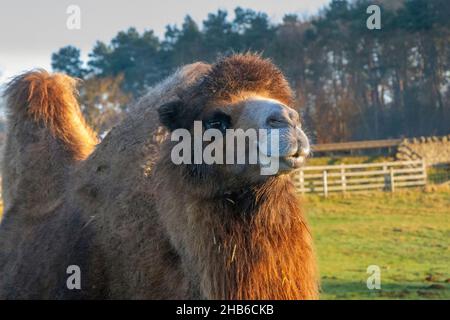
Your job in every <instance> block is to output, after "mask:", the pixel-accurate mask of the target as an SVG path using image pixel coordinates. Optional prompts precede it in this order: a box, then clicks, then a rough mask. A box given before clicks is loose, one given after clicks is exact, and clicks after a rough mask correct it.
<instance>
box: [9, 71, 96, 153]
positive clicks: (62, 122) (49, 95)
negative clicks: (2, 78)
mask: <svg viewBox="0 0 450 320" xmlns="http://www.w3.org/2000/svg"><path fill="white" fill-rule="evenodd" d="M76 84H77V81H76V80H75V79H73V78H71V77H69V76H66V75H64V74H61V73H55V74H49V73H48V72H47V71H45V70H36V71H31V72H27V73H24V74H22V75H19V76H17V77H16V78H14V79H13V80H12V81H11V82H10V83H9V84H8V86H7V88H6V91H5V96H6V97H7V105H8V107H9V110H8V111H9V113H10V115H9V117H10V119H12V120H16V121H26V120H32V121H35V122H36V123H38V124H41V125H43V126H45V127H46V128H48V129H49V130H50V132H51V133H52V134H53V135H54V136H55V138H57V139H59V140H60V141H61V142H62V143H64V144H65V145H66V147H67V149H68V150H70V151H71V152H72V153H73V157H74V158H75V159H77V160H82V159H85V158H86V157H87V156H88V155H89V154H90V153H91V152H92V150H93V148H94V147H95V145H96V144H97V143H98V141H97V138H96V135H95V134H94V132H93V131H92V129H91V128H90V127H89V126H88V125H87V124H86V122H85V120H84V118H83V116H82V114H81V111H80V108H79V106H78V103H77V99H76V93H77V92H76V88H75V87H76Z"/></svg>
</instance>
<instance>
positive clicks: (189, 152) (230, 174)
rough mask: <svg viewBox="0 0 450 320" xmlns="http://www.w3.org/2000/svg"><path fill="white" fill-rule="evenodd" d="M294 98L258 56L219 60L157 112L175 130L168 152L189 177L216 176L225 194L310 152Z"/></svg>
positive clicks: (281, 78)
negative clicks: (176, 97) (226, 190)
mask: <svg viewBox="0 0 450 320" xmlns="http://www.w3.org/2000/svg"><path fill="white" fill-rule="evenodd" d="M293 100H294V99H293V94H292V91H291V89H290V87H289V84H288V83H287V81H286V79H285V78H284V76H283V75H282V73H281V71H280V70H279V69H278V68H277V67H276V66H274V65H273V64H272V63H271V62H270V61H269V60H266V59H262V58H261V57H260V56H257V55H253V54H245V55H233V56H230V57H226V58H222V59H220V60H219V61H218V62H217V63H215V64H214V65H212V66H211V67H210V69H209V70H208V72H206V74H205V75H204V76H203V77H201V79H200V80H199V81H198V83H196V84H195V85H193V86H192V87H191V88H189V89H188V90H186V92H184V93H182V94H180V95H179V97H178V99H176V100H174V101H171V102H169V103H167V104H164V105H162V106H160V107H159V110H158V112H159V117H160V121H161V123H162V125H164V126H165V127H166V128H167V129H169V131H170V132H171V139H168V140H170V141H167V144H168V149H167V150H168V151H167V152H170V156H171V160H172V161H173V162H174V163H175V164H177V165H180V166H182V168H183V170H187V172H188V176H190V179H192V176H195V177H197V178H199V179H200V180H201V179H207V180H211V178H214V179H215V180H216V181H220V187H221V188H223V187H224V188H225V189H230V188H243V187H247V186H248V185H249V184H254V183H258V182H263V181H266V180H267V179H269V177H271V178H274V177H279V176H282V175H284V174H286V173H289V172H290V171H292V170H294V169H297V168H298V167H299V166H301V165H302V164H303V163H304V161H305V158H306V157H307V155H308V153H309V151H310V147H309V142H308V138H307V137H306V135H305V134H304V132H303V130H302V128H301V121H300V116H299V114H298V112H297V111H296V110H295V109H294V108H293ZM167 155H169V153H167ZM212 189H214V187H212Z"/></svg>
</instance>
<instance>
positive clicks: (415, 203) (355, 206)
mask: <svg viewBox="0 0 450 320" xmlns="http://www.w3.org/2000/svg"><path fill="white" fill-rule="evenodd" d="M303 201H304V206H305V209H306V212H307V214H308V217H309V220H310V223H311V227H312V232H313V236H314V240H315V246H316V251H317V255H318V260H319V268H320V273H321V284H322V293H321V299H450V251H449V249H450V248H449V245H450V242H449V239H450V191H448V190H447V191H435V192H433V193H425V192H423V191H418V190H417V191H401V192H398V193H395V194H390V193H382V192H379V193H371V194H365V195H362V194H359V195H355V194H352V195H347V196H346V197H344V196H342V195H335V196H331V197H329V198H328V199H324V198H322V197H321V196H318V195H307V196H304V197H303ZM0 214H1V208H0ZM369 265H378V266H379V267H380V269H381V290H369V289H367V286H366V280H367V277H368V276H369V274H367V273H366V270H367V267H368V266H369Z"/></svg>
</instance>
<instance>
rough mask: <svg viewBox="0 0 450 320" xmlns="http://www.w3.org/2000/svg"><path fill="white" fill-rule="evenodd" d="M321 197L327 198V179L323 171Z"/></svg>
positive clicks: (325, 172) (325, 171)
mask: <svg viewBox="0 0 450 320" xmlns="http://www.w3.org/2000/svg"><path fill="white" fill-rule="evenodd" d="M323 195H324V196H325V198H326V197H328V179H327V170H324V171H323Z"/></svg>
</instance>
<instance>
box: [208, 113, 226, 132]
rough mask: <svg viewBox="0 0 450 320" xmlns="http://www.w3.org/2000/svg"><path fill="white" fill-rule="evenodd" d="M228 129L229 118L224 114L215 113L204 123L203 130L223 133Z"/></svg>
mask: <svg viewBox="0 0 450 320" xmlns="http://www.w3.org/2000/svg"><path fill="white" fill-rule="evenodd" d="M229 127H230V117H229V116H228V115H226V114H224V113H216V114H214V115H213V116H212V117H211V118H209V119H207V120H206V121H205V129H217V130H220V131H222V132H223V133H225V131H226V129H228V128H229Z"/></svg>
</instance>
